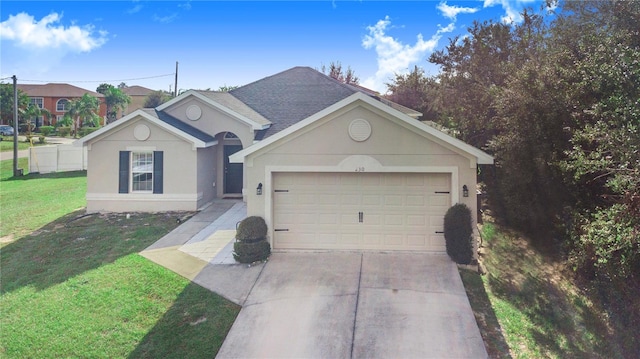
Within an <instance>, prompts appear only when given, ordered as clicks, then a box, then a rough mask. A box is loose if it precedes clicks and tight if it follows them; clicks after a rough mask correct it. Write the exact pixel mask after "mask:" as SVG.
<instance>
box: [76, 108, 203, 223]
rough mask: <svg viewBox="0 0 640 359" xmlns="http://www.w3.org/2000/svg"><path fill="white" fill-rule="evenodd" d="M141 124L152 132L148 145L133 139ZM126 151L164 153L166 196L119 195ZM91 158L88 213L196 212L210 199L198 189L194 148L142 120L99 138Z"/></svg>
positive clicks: (90, 150) (90, 145) (188, 143)
mask: <svg viewBox="0 0 640 359" xmlns="http://www.w3.org/2000/svg"><path fill="white" fill-rule="evenodd" d="M140 124H144V125H146V126H148V127H149V129H150V136H149V138H148V139H147V140H145V141H139V140H136V138H135V137H134V135H133V131H134V128H135V127H136V126H137V125H140ZM127 150H130V151H136V150H151V151H163V152H164V161H163V164H164V171H163V192H164V193H162V194H151V193H126V194H120V193H118V173H119V168H118V165H119V152H120V151H127ZM88 155H89V159H88V170H87V211H88V212H98V211H112V212H124V211H151V212H155V211H169V210H195V209H197V208H198V204H199V202H201V201H200V200H199V198H202V197H203V196H211V194H205V193H203V192H204V188H205V187H206V186H204V185H203V186H202V187H199V185H198V180H197V171H198V156H197V151H196V149H195V148H194V147H193V145H192V144H191V143H190V142H188V141H186V140H184V139H181V138H179V137H176V136H175V135H174V134H172V133H170V132H168V131H167V130H165V129H163V128H161V127H158V126H156V125H155V124H153V123H151V122H150V121H148V120H145V119H143V118H139V119H134V120H131V121H129V122H128V123H126V124H124V125H122V126H120V127H118V128H116V129H115V130H114V131H113V132H111V133H110V134H109V135H108V136H106V137H103V138H96V139H95V140H94V141H92V142H91V143H89V144H88ZM201 162H202V161H201ZM203 167H204V166H203ZM203 181H204V180H203ZM211 188H212V187H211ZM211 192H213V191H212V190H211Z"/></svg>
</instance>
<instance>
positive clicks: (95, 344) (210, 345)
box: [0, 161, 240, 358]
mask: <svg viewBox="0 0 640 359" xmlns="http://www.w3.org/2000/svg"><path fill="white" fill-rule="evenodd" d="M5 162H9V166H8V167H9V170H10V169H11V161H2V163H1V165H2V181H1V182H0V185H1V186H2V187H1V190H2V192H1V193H2V199H1V201H2V203H1V205H2V216H3V217H2V233H26V232H30V233H29V234H16V235H14V236H13V237H12V238H11V239H10V240H7V237H3V239H4V240H3V243H1V244H0V245H1V246H2V247H1V251H0V263H2V271H1V272H0V285H1V286H0V296H1V301H2V306H1V307H0V328H1V330H0V357H2V358H63V357H68V358H71V357H73V358H123V357H130V358H213V357H214V356H215V355H216V353H217V351H218V350H219V348H220V346H221V345H222V342H223V340H224V338H225V336H226V334H227V332H228V331H229V329H230V327H231V325H232V324H233V321H234V320H235V317H236V316H237V313H238V312H239V310H240V308H239V307H238V306H237V305H235V304H233V303H231V302H228V301H226V300H225V299H223V298H221V297H220V296H218V295H215V294H213V293H211V292H209V291H208V290H206V289H204V288H201V287H200V286H198V285H195V284H191V283H190V282H189V281H188V280H186V279H184V278H182V277H180V276H178V275H177V274H175V273H173V272H171V271H169V270H167V269H165V268H163V267H161V266H158V265H156V264H155V263H152V262H150V261H148V260H147V259H145V258H143V257H141V256H139V255H138V254H137V253H138V252H139V251H141V250H142V249H144V248H146V247H147V246H149V245H150V244H152V243H153V242H154V241H156V240H157V239H159V238H160V237H162V236H163V235H164V234H166V233H168V232H169V231H171V230H172V229H173V228H175V226H176V225H177V222H176V218H178V217H183V216H185V215H188V214H187V213H156V214H132V215H131V216H130V218H126V215H124V214H108V215H107V214H94V215H85V212H84V209H79V210H76V208H78V207H81V205H80V206H79V205H78V203H77V202H74V198H75V197H79V198H81V200H82V201H84V191H85V188H86V185H85V181H86V178H85V177H84V175H83V174H81V173H75V174H73V175H67V176H63V175H60V174H52V175H39V176H25V177H23V178H21V179H15V180H13V179H10V178H8V177H9V176H10V175H9V176H6V175H5V165H6V164H5ZM9 173H10V172H9ZM69 181H70V182H69ZM56 184H57V185H56ZM41 187H45V188H46V190H44V189H43V188H41ZM78 187H79V193H75V192H74V191H69V193H67V194H66V195H67V196H69V198H71V199H70V200H60V195H57V196H55V195H51V196H50V195H48V194H47V192H54V193H61V192H65V191H66V190H67V189H70V188H78ZM32 191H37V192H38V193H39V195H36V196H31V193H30V192H32ZM9 198H11V201H15V202H16V203H15V204H14V205H12V206H11V207H8V208H9V209H8V210H7V209H6V207H5V205H6V202H7V201H9ZM20 203H22V205H20ZM82 203H83V202H82ZM56 206H59V207H60V208H59V209H56V211H58V212H56V213H62V214H47V215H49V216H51V217H55V218H53V219H45V218H48V217H46V216H44V215H37V216H35V215H34V214H35V213H38V212H39V211H41V212H48V211H47V209H48V210H49V211H51V208H53V207H56ZM24 208H28V210H26V209H24ZM43 208H44V209H43ZM30 211H31V212H33V213H29V212H30ZM6 212H18V213H6ZM30 215H33V217H37V219H33V218H31V217H30ZM5 216H6V218H11V220H10V221H11V222H6V220H5ZM23 218H24V219H25V221H26V222H23V223H21V224H19V225H18V224H17V223H13V222H20V221H22V220H23ZM25 223H26V224H25ZM5 227H6V228H5Z"/></svg>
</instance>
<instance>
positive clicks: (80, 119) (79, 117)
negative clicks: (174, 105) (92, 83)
mask: <svg viewBox="0 0 640 359" xmlns="http://www.w3.org/2000/svg"><path fill="white" fill-rule="evenodd" d="M99 109H100V100H98V98H97V97H93V96H91V95H89V94H88V93H85V94H84V95H83V96H82V97H81V98H79V99H74V100H71V101H69V109H68V111H67V113H68V114H69V116H70V117H71V118H72V119H73V133H74V135H77V134H78V129H79V128H80V127H82V126H84V125H85V124H88V125H91V126H93V127H95V126H97V125H98V123H99V121H100V116H99V115H98V111H99Z"/></svg>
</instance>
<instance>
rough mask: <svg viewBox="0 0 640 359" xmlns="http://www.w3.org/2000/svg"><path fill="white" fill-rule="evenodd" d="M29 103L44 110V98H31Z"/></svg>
mask: <svg viewBox="0 0 640 359" xmlns="http://www.w3.org/2000/svg"><path fill="white" fill-rule="evenodd" d="M36 100H40V101H36ZM29 103H30V104H34V105H36V106H38V108H39V109H41V110H42V109H43V108H44V97H29Z"/></svg>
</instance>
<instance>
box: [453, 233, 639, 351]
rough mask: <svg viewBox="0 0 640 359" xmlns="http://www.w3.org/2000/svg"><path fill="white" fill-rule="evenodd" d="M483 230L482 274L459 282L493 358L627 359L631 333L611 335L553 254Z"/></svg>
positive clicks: (586, 295)
mask: <svg viewBox="0 0 640 359" xmlns="http://www.w3.org/2000/svg"><path fill="white" fill-rule="evenodd" d="M482 232H483V239H484V254H483V255H482V257H481V258H482V262H483V263H484V265H485V266H486V270H487V274H485V275H482V276H480V275H478V274H477V273H474V272H469V271H466V270H461V276H462V279H463V282H464V285H465V289H466V290H467V294H468V295H469V301H470V302H471V306H472V308H473V310H474V313H475V314H476V320H477V322H478V326H479V327H480V331H481V332H482V335H483V338H484V340H485V344H486V346H487V351H488V352H489V356H490V357H491V358H514V359H515V358H624V357H625V355H624V354H622V353H623V351H621V350H620V349H621V348H623V347H624V346H625V345H626V344H625V338H629V337H633V336H634V335H637V333H635V334H634V331H635V329H634V328H628V329H626V332H618V333H612V332H611V331H610V328H611V323H610V322H609V321H608V318H606V316H605V315H603V314H602V313H603V310H602V309H600V308H598V305H597V304H596V303H594V302H593V301H592V300H591V299H590V298H591V295H590V294H589V293H588V292H586V291H584V290H582V289H581V288H580V286H579V285H578V284H577V283H576V282H575V281H574V280H573V277H572V275H571V273H570V272H568V271H567V269H566V268H564V266H563V262H561V261H556V260H554V259H553V258H554V257H557V256H558V255H557V254H556V253H557V249H554V248H544V249H536V248H534V247H532V246H531V244H530V243H529V242H528V241H527V239H526V237H523V236H522V235H520V234H519V233H516V232H513V231H510V230H509V229H507V228H505V227H501V226H498V225H496V224H493V223H490V222H486V223H485V224H484V226H483V230H482ZM627 344H628V343H627Z"/></svg>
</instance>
